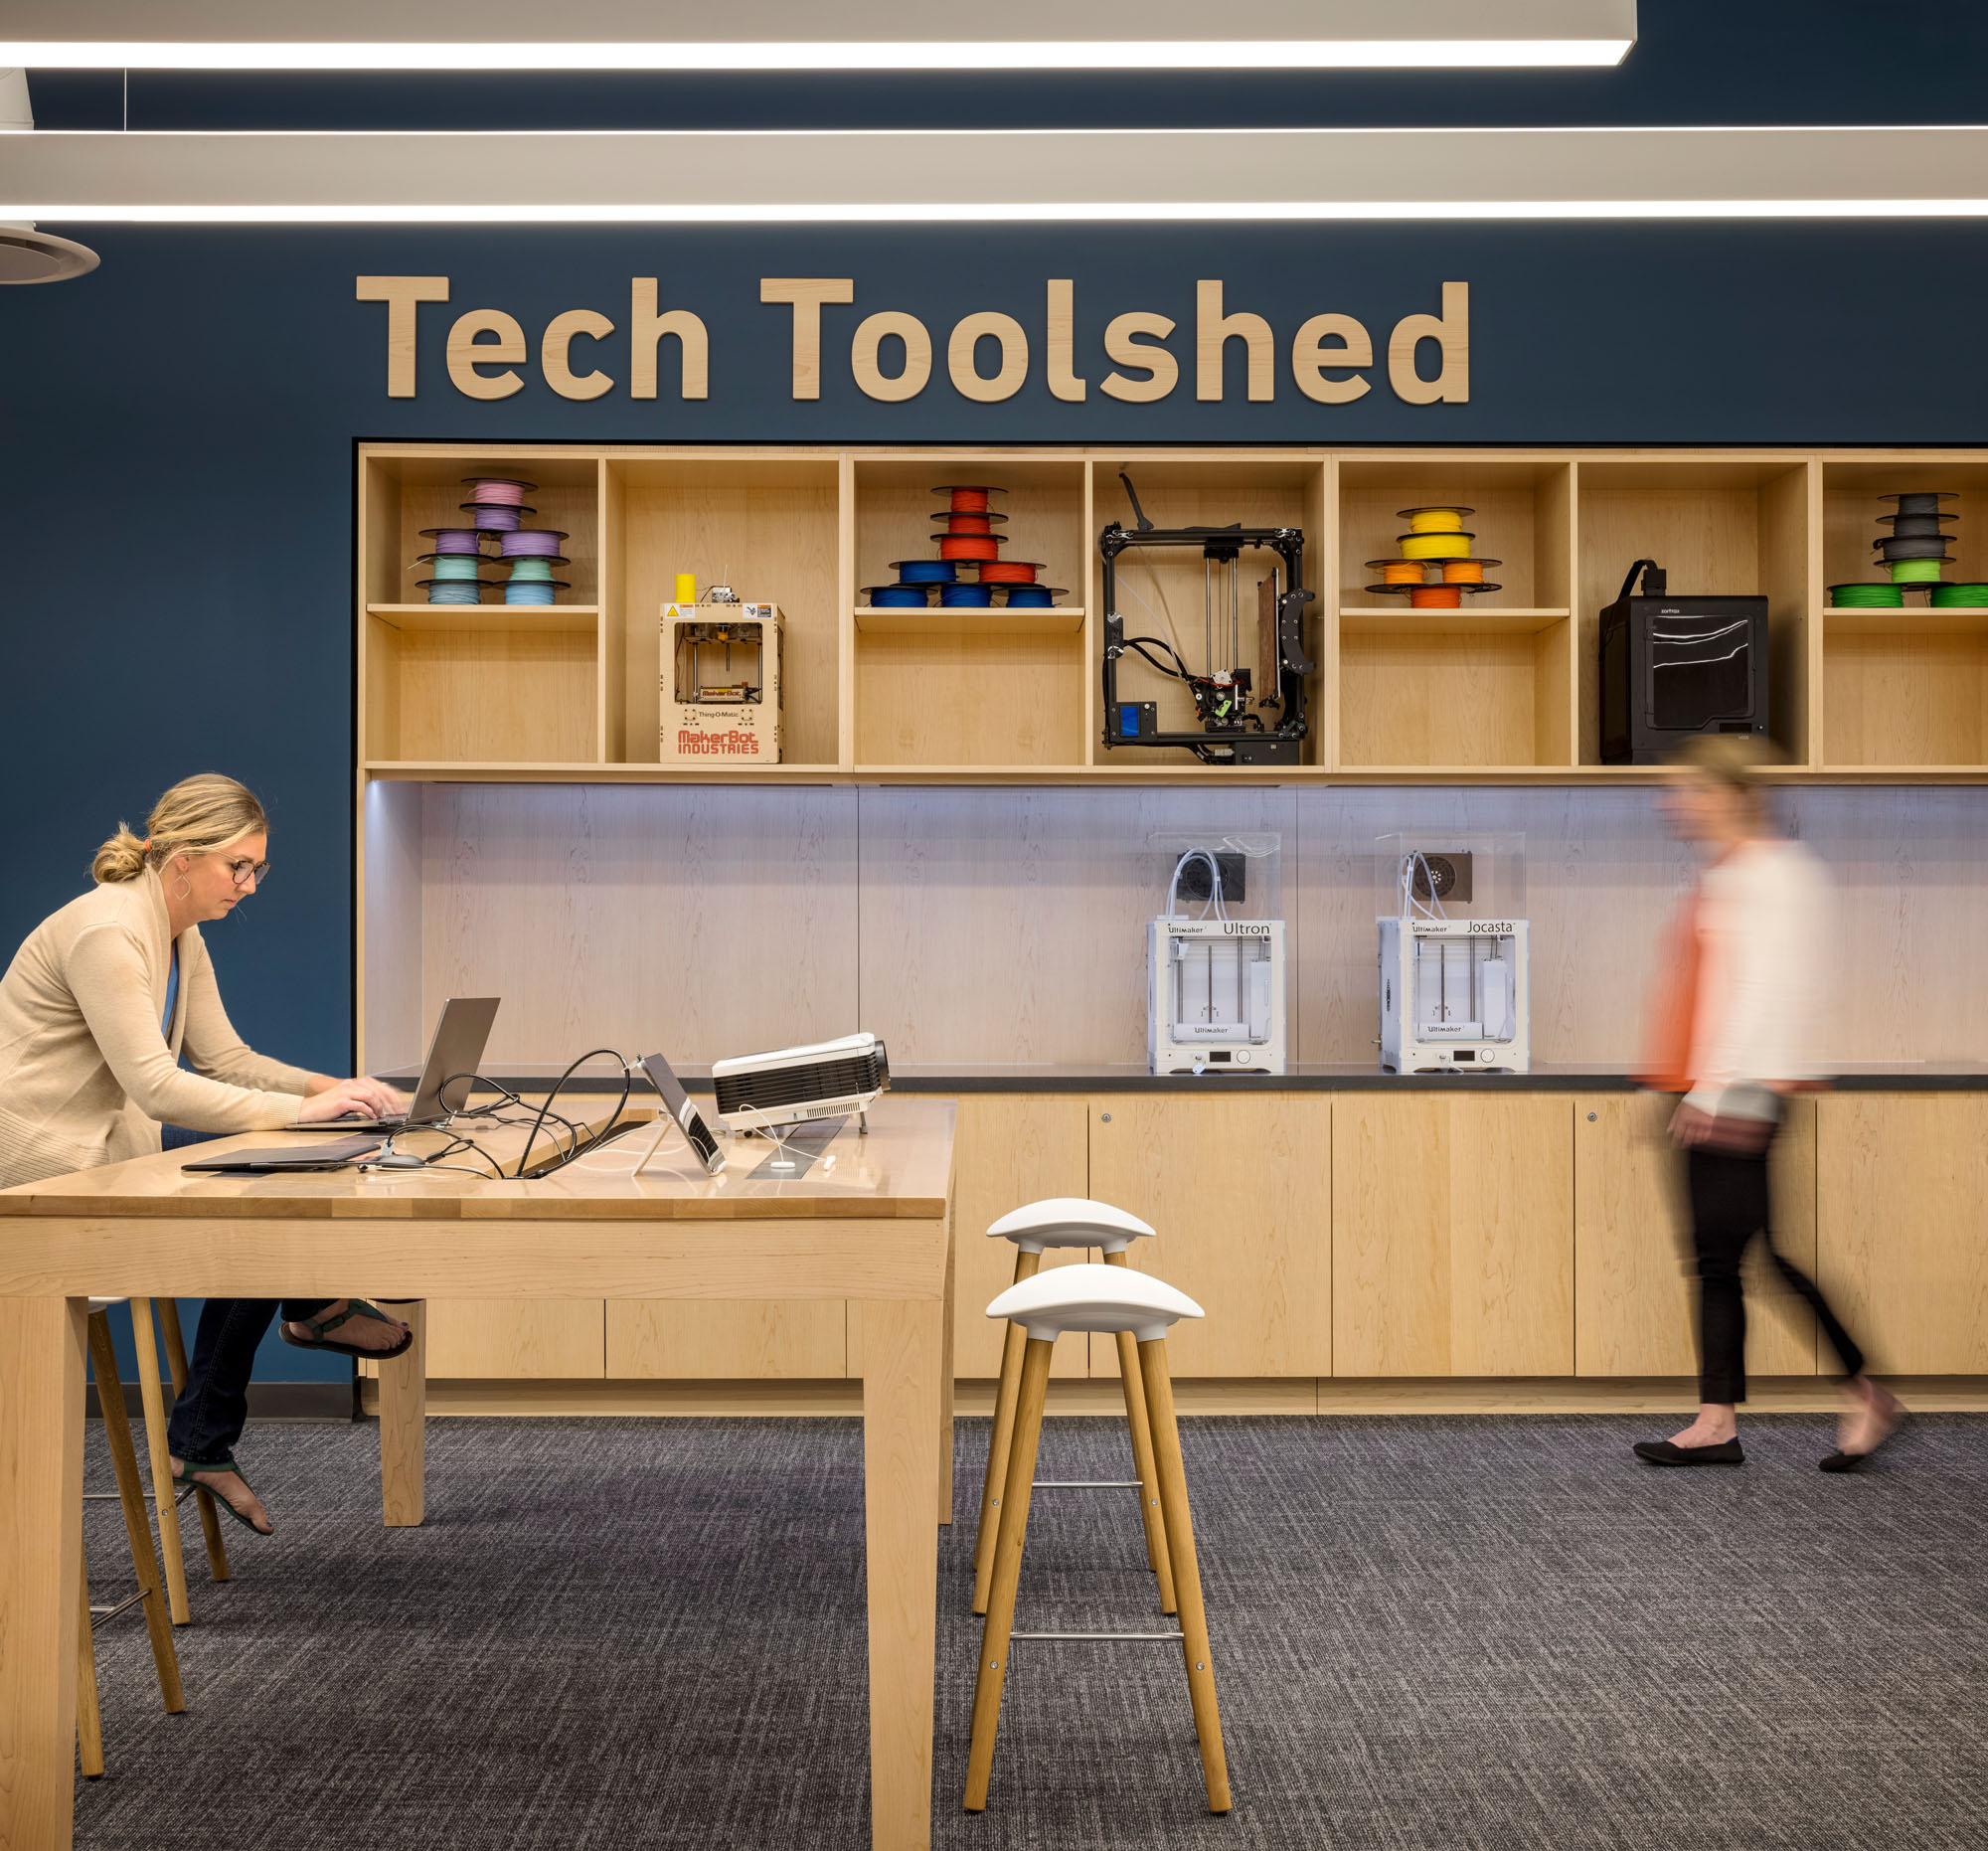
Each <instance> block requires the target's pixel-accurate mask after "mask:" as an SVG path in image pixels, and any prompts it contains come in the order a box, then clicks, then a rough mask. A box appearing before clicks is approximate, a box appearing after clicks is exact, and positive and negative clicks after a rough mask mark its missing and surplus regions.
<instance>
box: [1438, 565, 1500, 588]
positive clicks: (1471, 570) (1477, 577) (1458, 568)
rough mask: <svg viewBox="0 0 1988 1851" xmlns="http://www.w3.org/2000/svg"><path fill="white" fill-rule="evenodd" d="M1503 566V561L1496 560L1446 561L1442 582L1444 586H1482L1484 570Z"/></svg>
mask: <svg viewBox="0 0 1988 1851" xmlns="http://www.w3.org/2000/svg"><path fill="white" fill-rule="evenodd" d="M1503 564H1504V562H1503V561H1502V560H1495V559H1450V560H1444V561H1443V563H1442V582H1443V584H1444V585H1482V584H1483V583H1484V568H1485V567H1487V566H1499V565H1503Z"/></svg>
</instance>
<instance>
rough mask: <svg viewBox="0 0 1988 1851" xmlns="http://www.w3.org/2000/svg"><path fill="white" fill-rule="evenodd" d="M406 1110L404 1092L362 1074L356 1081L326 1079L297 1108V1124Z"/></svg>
mask: <svg viewBox="0 0 1988 1851" xmlns="http://www.w3.org/2000/svg"><path fill="white" fill-rule="evenodd" d="M407 1109H408V1097H407V1094H404V1093H401V1092H398V1091H396V1090H395V1089H394V1088H393V1087H390V1086H389V1085H388V1084H387V1083H386V1082H385V1081H384V1080H372V1079H369V1078H367V1077H366V1076H365V1075H363V1074H362V1075H361V1076H360V1077H359V1078H358V1079H356V1080H326V1081H325V1083H324V1085H323V1086H322V1087H320V1088H318V1089H316V1090H315V1091H313V1092H312V1093H311V1094H310V1095H309V1096H308V1097H307V1098H305V1100H304V1102H303V1103H302V1104H301V1105H299V1106H298V1107H297V1122H298V1123H299V1124H325V1123H327V1122H329V1121H330V1120H331V1119H333V1118H344V1117H347V1116H349V1115H351V1114H354V1113H356V1114H358V1115H359V1116H360V1117H362V1118H399V1117H402V1116H404V1115H405V1114H406V1112H407Z"/></svg>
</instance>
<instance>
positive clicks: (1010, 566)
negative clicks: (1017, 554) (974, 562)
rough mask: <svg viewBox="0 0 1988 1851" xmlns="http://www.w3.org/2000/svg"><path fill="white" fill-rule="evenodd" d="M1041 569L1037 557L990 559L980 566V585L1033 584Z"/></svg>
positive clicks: (1041, 565) (1041, 566)
mask: <svg viewBox="0 0 1988 1851" xmlns="http://www.w3.org/2000/svg"><path fill="white" fill-rule="evenodd" d="M1042 569H1043V563H1042V561H1041V560H1039V559H990V560H988V561H986V562H985V563H984V564H983V565H982V566H981V568H980V583H981V584H982V585H1034V584H1035V582H1036V574H1037V573H1039V572H1041V571H1042Z"/></svg>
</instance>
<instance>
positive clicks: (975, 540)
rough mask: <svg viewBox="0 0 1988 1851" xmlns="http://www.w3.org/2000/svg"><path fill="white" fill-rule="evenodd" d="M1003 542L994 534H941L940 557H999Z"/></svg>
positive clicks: (987, 558)
mask: <svg viewBox="0 0 1988 1851" xmlns="http://www.w3.org/2000/svg"><path fill="white" fill-rule="evenodd" d="M1000 550H1001V542H1000V541H999V540H998V539H996V538H995V536H994V535H992V534H940V535H939V536H938V556H939V558H940V559H978V560H989V559H998V558H999V556H1000Z"/></svg>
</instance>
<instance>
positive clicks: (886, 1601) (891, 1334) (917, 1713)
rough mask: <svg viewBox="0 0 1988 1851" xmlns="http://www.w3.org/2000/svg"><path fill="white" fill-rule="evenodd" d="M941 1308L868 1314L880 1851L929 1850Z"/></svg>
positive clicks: (867, 1482) (891, 1306) (867, 1488)
mask: <svg viewBox="0 0 1988 1851" xmlns="http://www.w3.org/2000/svg"><path fill="white" fill-rule="evenodd" d="M945 1317H946V1306H945V1301H944V1299H942V1298H919V1299H903V1300H888V1301H887V1300H878V1299H872V1300H870V1301H869V1302H868V1303H866V1304H865V1305H864V1307H863V1505H864V1517H865V1525H866V1534H867V1542H868V1553H869V1591H870V1842H871V1846H872V1851H928V1847H929V1846H930V1844H931V1816H932V1685H933V1678H934V1664H933V1660H934V1655H935V1653H936V1651H937V1648H938V1530H937V1527H936V1526H935V1525H934V1524H933V1522H932V1505H933V1503H934V1501H935V1499H936V1498H937V1495H938V1490H937V1487H938V1482H939V1478H940V1476H941V1473H940V1470H939V1457H938V1454H939V1444H938V1441H939V1427H940V1423H939V1419H938V1413H939V1408H940V1405H941V1402H942V1400H943V1397H942V1394H941V1386H940V1376H941V1365H942V1359H943V1357H944V1355H945V1332H944V1321H945Z"/></svg>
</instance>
